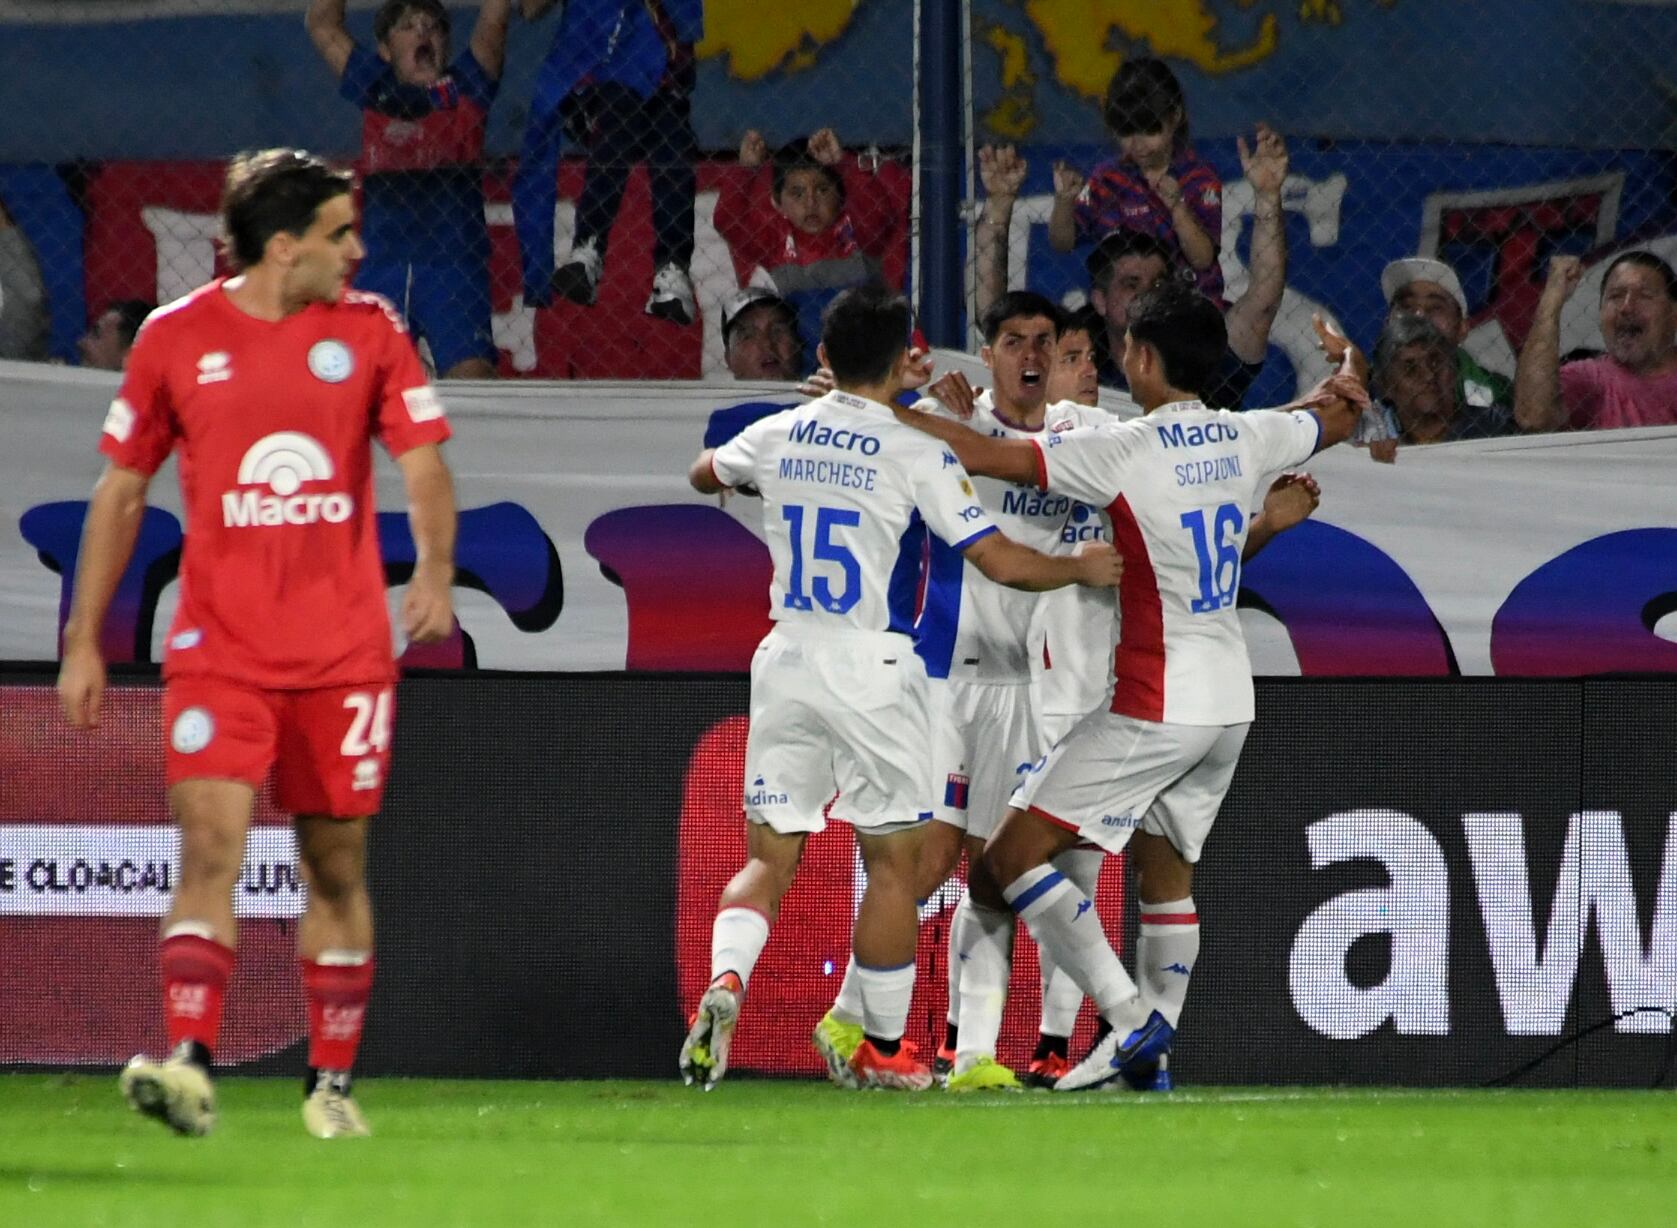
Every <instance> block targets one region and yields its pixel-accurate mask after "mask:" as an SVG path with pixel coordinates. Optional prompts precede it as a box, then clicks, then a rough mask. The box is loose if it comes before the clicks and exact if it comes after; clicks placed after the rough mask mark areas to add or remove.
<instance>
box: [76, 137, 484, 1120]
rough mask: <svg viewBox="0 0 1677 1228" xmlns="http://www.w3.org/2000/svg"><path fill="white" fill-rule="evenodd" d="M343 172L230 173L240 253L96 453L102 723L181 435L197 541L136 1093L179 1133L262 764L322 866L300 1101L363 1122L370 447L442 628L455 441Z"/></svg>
mask: <svg viewBox="0 0 1677 1228" xmlns="http://www.w3.org/2000/svg"><path fill="white" fill-rule="evenodd" d="M352 187H353V183H352V179H351V177H350V176H349V175H348V174H347V173H345V172H341V171H336V170H333V169H331V168H330V167H328V166H327V165H326V164H325V163H324V162H321V161H320V160H319V159H317V158H314V157H311V156H309V155H308V154H305V153H301V152H298V151H295V150H289V149H274V150H267V151H265V152H262V153H257V154H248V155H241V156H240V157H239V158H237V159H235V160H234V162H233V164H232V166H231V167H230V168H229V170H228V173H227V184H226V190H225V193H224V195H223V199H222V220H223V226H224V228H225V233H226V243H227V254H228V256H229V259H230V260H231V261H232V263H233V264H234V266H235V267H236V268H238V269H240V270H242V271H241V272H240V273H239V275H237V276H235V277H232V278H226V279H223V278H218V279H216V280H215V281H212V282H210V283H209V284H208V285H206V286H203V287H201V288H200V289H198V290H196V291H194V292H193V293H191V294H189V295H187V296H186V297H185V298H182V299H180V300H178V301H177V302H174V303H171V304H169V305H168V306H166V307H163V308H161V309H159V310H158V311H156V312H154V313H153V314H152V315H151V317H150V318H149V319H148V320H147V321H146V324H145V326H144V327H143V328H142V329H141V330H140V334H139V336H138V338H137V339H136V341H135V345H134V349H133V352H132V354H131V355H130V357H129V360H128V368H127V373H126V375H125V377H124V379H123V383H122V388H121V391H120V392H119V394H118V396H117V398H116V400H115V401H113V402H112V403H111V409H110V414H109V416H108V417H107V418H106V419H105V429H104V435H103V437H102V439H101V441H100V445H99V446H100V450H101V451H102V452H104V454H105V455H106V456H107V457H108V458H109V459H110V465H109V467H108V468H107V469H106V470H105V472H104V474H103V476H101V478H100V479H99V484H98V486H97V487H96V488H95V490H94V493H93V500H92V503H91V505H90V506H89V509H88V515H87V523H86V527H85V529H84V535H83V538H82V546H81V556H80V561H79V563H78V566H77V571H76V585H75V596H74V600H73V604H72V607H71V611H70V617H69V620H68V622H67V623H66V626H65V629H64V660H63V665H62V668H61V670H60V673H59V679H58V690H59V696H60V698H61V700H62V702H63V707H64V713H65V716H66V717H67V718H68V720H69V722H70V724H71V725H73V726H75V727H77V728H88V727H91V726H95V725H97V724H98V723H99V707H100V699H101V696H102V693H103V691H104V686H105V667H104V662H103V661H102V660H101V658H100V653H99V628H100V624H101V623H102V622H103V621H104V617H105V613H106V610H107V608H108V606H109V604H110V601H111V595H112V592H113V591H114V589H115V587H116V584H117V581H118V579H119V577H120V576H121V575H122V572H123V569H124V568H125V567H126V566H127V563H128V558H129V555H130V553H131V551H132V549H133V543H134V536H135V531H136V529H137V528H138V526H139V523H140V517H141V514H142V512H143V511H144V509H145V495H146V487H147V485H148V483H149V482H150V480H151V476H152V475H153V474H154V473H155V472H156V471H157V469H158V468H159V466H161V465H162V464H163V461H164V460H165V459H166V458H167V457H168V455H169V454H170V453H171V452H174V451H178V452H179V454H180V482H181V496H182V501H183V503H184V506H185V510H186V525H187V532H186V544H185V546H184V548H183V554H182V559H181V586H180V601H179V606H178V608H177V610H176V613H175V620H174V623H173V624H172V626H171V627H170V630H169V638H168V649H167V653H166V655H165V658H164V667H163V674H164V678H165V680H166V687H165V689H164V698H163V713H164V723H165V728H166V729H167V731H168V734H167V736H168V745H167V747H166V749H165V760H166V768H167V780H168V785H169V804H170V807H171V809H172V810H173V811H174V814H175V817H176V819H177V821H178V822H179V824H180V828H181V873H180V880H179V886H178V889H177V890H176V892H175V897H174V903H173V906H172V907H171V908H170V910H169V913H168V915H167V916H166V917H165V918H164V920H163V927H162V947H161V964H162V974H163V1007H164V1014H165V1018H166V1020H167V1024H168V1036H169V1044H170V1047H171V1052H170V1054H169V1056H168V1057H167V1058H164V1059H162V1060H156V1059H152V1058H148V1057H136V1058H134V1059H133V1060H132V1061H131V1062H130V1063H129V1064H128V1066H127V1068H126V1069H125V1070H124V1071H123V1074H122V1081H121V1084H122V1090H123V1094H124V1095H125V1096H126V1097H127V1099H128V1101H129V1103H130V1104H131V1105H133V1107H134V1108H135V1109H137V1110H139V1111H140V1112H142V1113H145V1114H148V1115H150V1116H153V1117H156V1118H159V1119H160V1120H162V1121H164V1122H166V1123H167V1124H168V1125H170V1126H171V1127H173V1128H174V1129H175V1130H177V1131H179V1132H180V1133H182V1134H204V1133H206V1132H208V1131H209V1130H210V1128H211V1127H212V1126H213V1125H214V1124H215V1091H214V1087H213V1084H212V1083H211V1081H210V1062H211V1052H212V1050H213V1049H214V1047H215V1043H216V1032H217V1028H218V1025H219V1023H220V1020H221V1007H222V997H223V994H224V992H225V990H226V986H227V981H228V977H229V974H230V973H231V972H232V969H233V946H234V932H235V931H234V921H233V908H232V890H233V886H234V883H235V882H236V880H237V877H238V873H239V867H240V863H241V862H242V860H243V856H244V847H245V832H246V828H247V827H248V826H249V823H250V818H251V811H252V806H253V803H254V800H255V795H256V790H257V789H258V788H259V787H260V786H261V784H262V782H263V780H264V779H265V778H266V777H267V775H268V772H269V770H270V769H273V770H274V771H275V773H276V785H277V794H278V799H279V804H280V806H281V807H282V808H284V809H286V810H289V811H291V812H292V813H293V814H294V815H295V816H296V832H297V847H298V852H299V854H300V857H301V861H302V865H303V870H304V874H305V876H306V879H307V882H308V885H309V898H308V907H307V909H306V911H305V912H304V914H303V918H302V922H301V924H300V925H299V927H298V931H297V945H298V956H299V958H300V961H301V966H302V978H303V988H304V994H305V997H306V998H307V1001H308V1015H309V1066H310V1071H309V1080H308V1084H307V1088H306V1097H307V1098H306V1099H305V1101H304V1107H303V1119H304V1121H305V1123H306V1124H307V1126H308V1128H309V1131H310V1132H311V1133H313V1134H315V1135H316V1136H318V1137H320V1138H334V1137H342V1136H352V1135H361V1134H366V1133H368V1130H367V1125H366V1122H365V1121H364V1119H363V1118H362V1116H361V1112H360V1110H359V1108H357V1106H356V1104H355V1101H354V1100H353V1099H352V1098H351V1097H350V1093H349V1071H350V1066H351V1064H352V1063H353V1061H354V1058H355V1052H356V1049H357V1047H358V1046H359V1044H360V1040H361V1025H362V1019H363V1016H364V1014H365V1011H366V1005H367V998H368V995H369V993H370V990H371V987H372V979H373V958H372V948H373V918H372V909H371V905H370V903H369V900H368V896H367V887H366V879H365V865H366V840H367V820H368V818H369V817H370V816H371V815H372V814H373V813H374V812H376V811H377V810H378V808H379V800H380V797H381V795H382V793H383V787H384V778H385V772H386V769H387V768H388V766H389V755H390V731H391V717H392V684H393V683H394V681H395V677H396V668H395V661H394V658H393V654H392V647H391V634H390V618H389V614H388V612H387V609H386V606H385V585H384V569H383V564H382V562H381V560H380V557H379V546H378V533H377V512H376V509H375V505H374V495H373V469H372V448H371V443H372V440H373V438H374V437H375V436H376V437H377V438H378V440H379V441H380V442H381V443H382V444H383V445H384V447H385V448H386V450H387V451H389V452H390V453H391V455H393V456H394V457H395V458H396V463H397V465H398V466H399V467H400V469H401V473H402V478H403V482H404V483H405V485H406V488H407V495H408V507H409V515H410V517H411V520H412V525H413V535H414V540H415V543H416V546H417V550H418V562H417V564H416V565H415V567H414V571H413V578H412V580H411V582H410V583H409V585H408V589H407V592H406V594H405V595H404V597H403V601H402V623H403V629H404V631H405V632H406V633H407V635H408V637H409V638H410V639H412V640H419V641H429V640H436V639H440V638H442V637H443V636H444V635H447V634H448V633H449V632H450V631H451V630H452V628H453V623H454V614H453V609H452V605H451V598H450V588H451V586H452V583H453V575H454V568H453V555H454V533H455V510H454V491H453V484H452V480H451V478H450V476H449V472H448V469H447V467H446V466H445V465H444V463H443V459H442V452H441V449H440V448H439V446H438V445H440V444H441V443H442V442H443V441H444V440H445V439H447V438H448V436H449V427H448V423H447V421H446V420H445V418H444V417H443V411H442V405H441V403H440V402H439V401H438V399H437V396H436V394H435V392H434V391H433V390H432V389H431V387H430V385H429V384H427V382H426V379H425V373H424V371H423V370H422V368H421V367H420V364H419V358H418V355H417V354H416V353H415V352H414V348H413V344H412V342H411V341H410V340H409V339H408V337H407V335H406V334H405V332H404V330H403V327H402V323H401V317H400V316H399V315H398V314H397V313H396V311H395V309H394V308H393V307H392V306H391V305H390V303H388V302H387V301H385V300H384V299H382V298H379V297H378V296H376V295H372V294H364V293H360V292H356V291H346V290H345V288H344V287H345V282H346V280H347V278H348V277H349V274H350V270H351V267H352V266H353V264H354V262H355V261H356V260H357V259H358V258H359V257H360V255H361V252H362V249H361V243H360V240H359V239H358V238H357V236H356V231H355V208H354V203H353V199H352V196H351V189H352Z"/></svg>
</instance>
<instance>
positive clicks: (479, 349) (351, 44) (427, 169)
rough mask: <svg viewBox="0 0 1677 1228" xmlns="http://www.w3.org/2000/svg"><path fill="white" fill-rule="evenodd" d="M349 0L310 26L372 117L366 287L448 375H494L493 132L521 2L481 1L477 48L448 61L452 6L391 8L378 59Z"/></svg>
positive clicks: (401, 0)
mask: <svg viewBox="0 0 1677 1228" xmlns="http://www.w3.org/2000/svg"><path fill="white" fill-rule="evenodd" d="M344 3H345V0H310V4H309V11H308V16H307V18H306V19H305V24H306V26H307V28H308V32H309V38H310V39H311V40H313V42H314V45H315V50H317V51H318V52H320V56H321V58H322V59H323V60H325V61H326V63H327V65H328V66H329V67H330V68H331V69H332V71H333V72H335V73H337V74H338V78H339V81H338V92H339V93H340V94H341V95H342V96H343V97H344V98H345V99H347V100H348V101H350V102H353V103H354V104H355V105H356V106H358V107H360V108H361V111H362V117H363V118H362V125H361V164H360V168H359V169H360V171H361V175H362V185H363V195H364V199H363V209H362V212H363V217H362V239H363V241H364V242H365V243H366V245H367V258H366V259H365V260H363V261H362V262H361V267H360V268H359V269H357V270H356V274H355V285H356V287H357V288H358V289H362V290H371V291H373V292H374V293H376V294H382V295H384V297H385V298H387V299H389V300H390V301H391V302H393V303H395V304H396V306H397V308H398V309H400V311H401V312H402V314H403V316H405V317H406V319H407V322H408V327H409V329H410V330H411V331H412V332H413V334H414V337H415V338H416V339H423V340H424V341H425V343H426V344H427V345H428V346H429V347H430V350H431V362H432V364H433V365H434V366H435V367H436V369H437V374H438V375H440V376H442V377H443V378H445V379H450V378H452V379H487V378H490V377H491V376H493V375H494V374H495V359H496V354H495V342H494V339H493V337H492V334H491V331H490V301H489V227H488V224H487V223H486V222H485V220H484V216H483V133H484V126H485V124H486V123H487V121H488V118H489V106H490V103H491V102H493V101H494V98H495V90H496V87H497V85H498V83H499V82H500V79H501V61H502V58H503V56H504V54H505V51H506V42H507V24H508V22H509V21H510V20H511V17H512V0H483V3H482V7H481V8H480V9H479V11H478V18H477V23H476V25H475V26H474V27H473V28H472V41H471V45H470V46H469V47H467V49H466V50H465V51H463V52H461V53H460V55H459V56H458V57H457V58H456V59H455V60H454V61H453V62H452V63H450V62H449V59H448V35H449V16H448V10H447V9H446V8H444V7H443V5H442V0H385V2H384V3H383V4H381V5H380V6H379V8H378V12H377V13H376V14H375V15H374V16H373V39H374V42H375V43H376V45H377V48H378V50H377V54H374V52H372V51H369V50H367V48H365V47H363V46H362V45H361V44H359V43H357V42H356V41H355V40H354V39H353V38H352V37H350V34H349V32H348V30H346V29H345V27H344Z"/></svg>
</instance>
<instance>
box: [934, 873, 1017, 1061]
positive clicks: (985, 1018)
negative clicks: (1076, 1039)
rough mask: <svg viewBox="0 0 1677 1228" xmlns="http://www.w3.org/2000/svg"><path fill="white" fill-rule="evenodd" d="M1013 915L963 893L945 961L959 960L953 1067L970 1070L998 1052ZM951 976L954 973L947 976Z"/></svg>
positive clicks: (1010, 963)
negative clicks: (974, 1064) (947, 958)
mask: <svg viewBox="0 0 1677 1228" xmlns="http://www.w3.org/2000/svg"><path fill="white" fill-rule="evenodd" d="M1013 925H1014V922H1013V914H1012V913H1011V912H997V911H996V910H995V909H993V908H985V907H984V906H983V905H981V904H979V903H977V902H976V901H975V900H974V899H973V898H972V895H971V893H970V892H969V893H968V894H966V895H964V896H962V897H961V903H960V905H959V906H958V907H957V908H956V909H955V923H954V925H953V926H952V927H951V928H950V931H949V962H950V965H951V966H953V965H954V964H956V963H959V964H960V965H961V968H962V971H961V990H960V993H961V1006H960V1015H959V1020H960V1028H961V1031H960V1036H959V1038H958V1041H959V1043H958V1044H957V1045H956V1048H955V1071H956V1073H957V1074H959V1073H960V1072H962V1071H965V1070H967V1069H969V1068H970V1067H971V1066H972V1064H973V1062H974V1061H975V1060H976V1059H978V1058H980V1057H995V1056H996V1040H997V1038H998V1037H999V1036H1000V1035H1001V1030H1002V1007H1003V1006H1004V1005H1005V1004H1006V1002H1007V982H1008V979H1009V978H1010V976H1011V975H1012V972H1013ZM951 979H953V975H952V976H951Z"/></svg>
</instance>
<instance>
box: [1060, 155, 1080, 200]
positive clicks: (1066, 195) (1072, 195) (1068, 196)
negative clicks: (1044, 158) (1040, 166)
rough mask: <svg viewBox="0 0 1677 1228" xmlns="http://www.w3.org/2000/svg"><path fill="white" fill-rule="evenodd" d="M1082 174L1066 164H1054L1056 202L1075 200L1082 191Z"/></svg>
mask: <svg viewBox="0 0 1677 1228" xmlns="http://www.w3.org/2000/svg"><path fill="white" fill-rule="evenodd" d="M1083 183H1084V180H1083V172H1082V171H1080V170H1078V169H1077V168H1076V167H1075V166H1072V165H1071V164H1070V163H1067V162H1056V163H1054V196H1055V199H1057V200H1076V199H1077V197H1078V196H1079V194H1081V193H1082V191H1083Z"/></svg>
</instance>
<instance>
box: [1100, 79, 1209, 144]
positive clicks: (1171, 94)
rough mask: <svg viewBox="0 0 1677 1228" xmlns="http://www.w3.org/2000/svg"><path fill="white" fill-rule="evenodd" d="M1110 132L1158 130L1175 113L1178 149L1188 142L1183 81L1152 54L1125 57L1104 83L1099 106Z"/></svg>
mask: <svg viewBox="0 0 1677 1228" xmlns="http://www.w3.org/2000/svg"><path fill="white" fill-rule="evenodd" d="M1101 113H1102V115H1103V116H1104V117H1105V119H1106V126H1107V128H1108V129H1109V130H1110V131H1111V133H1112V135H1113V136H1118V137H1123V136H1133V135H1135V134H1136V133H1145V132H1160V131H1162V130H1163V129H1164V126H1165V124H1166V123H1168V122H1169V120H1170V117H1171V116H1172V115H1173V114H1174V115H1176V116H1178V117H1179V119H1180V121H1181V122H1179V123H1178V124H1177V125H1176V139H1175V141H1174V142H1173V143H1174V145H1175V147H1176V148H1177V149H1181V148H1183V147H1184V146H1186V145H1187V143H1188V101H1187V99H1186V98H1185V97H1184V96H1183V94H1182V83H1181V82H1180V81H1178V80H1177V79H1176V74H1175V73H1173V72H1171V70H1170V66H1169V65H1168V64H1166V63H1165V62H1164V61H1163V60H1156V59H1154V58H1152V57H1151V56H1142V57H1140V58H1138V59H1133V60H1125V61H1124V63H1123V64H1122V65H1121V66H1120V67H1119V69H1118V71H1117V72H1115V73H1113V74H1112V80H1110V81H1108V82H1107V83H1106V102H1105V104H1104V105H1103V106H1102V108H1101Z"/></svg>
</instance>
